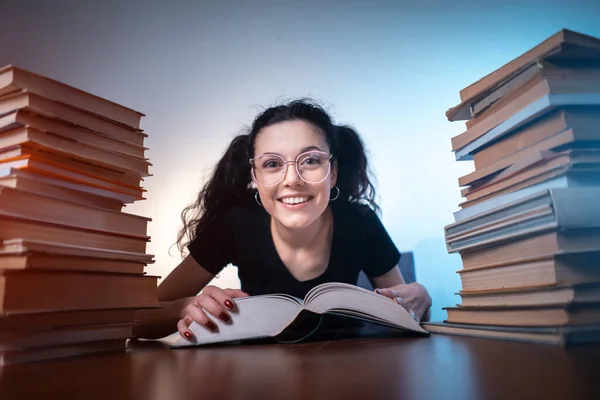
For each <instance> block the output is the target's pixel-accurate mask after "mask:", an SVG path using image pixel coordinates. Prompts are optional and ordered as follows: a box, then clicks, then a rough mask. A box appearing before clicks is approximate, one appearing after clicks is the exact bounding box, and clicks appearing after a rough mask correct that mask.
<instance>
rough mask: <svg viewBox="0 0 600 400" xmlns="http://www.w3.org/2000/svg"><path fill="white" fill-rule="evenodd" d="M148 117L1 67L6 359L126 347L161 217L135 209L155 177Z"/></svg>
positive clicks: (149, 299) (147, 287) (0, 352)
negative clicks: (153, 222) (152, 230)
mask: <svg viewBox="0 0 600 400" xmlns="http://www.w3.org/2000/svg"><path fill="white" fill-rule="evenodd" d="M142 116H143V114H141V113H139V112H137V111H134V110H131V109H128V108H126V107H123V106H121V105H119V104H116V103H113V102H110V101H108V100H105V99H102V98H100V97H97V96H94V95H92V94H90V93H87V92H84V91H81V90H78V89H75V88H73V87H70V86H68V85H66V84H63V83H61V82H57V81H55V80H52V79H49V78H47V77H43V76H40V75H37V74H35V73H32V72H29V71H26V70H23V69H19V68H16V67H13V66H7V67H4V68H0V365H8V364H16V363H23V362H28V361H36V360H46V359H54V358H59V357H66V356H72V355H81V354H89V353H96V352H102V351H112V350H123V349H125V346H126V339H127V338H128V337H131V328H132V324H133V323H134V316H133V315H134V314H133V313H134V310H136V309H139V308H149V307H157V306H158V302H157V290H156V287H157V277H154V276H147V275H145V274H144V268H145V266H146V265H147V264H149V263H151V262H152V259H153V257H152V256H151V255H149V254H146V244H147V242H148V240H149V237H148V235H147V224H148V222H149V220H150V219H149V218H145V217H141V216H136V215H132V214H129V213H126V212H123V211H122V210H123V207H124V205H126V204H128V203H132V202H134V201H136V200H141V199H143V193H144V190H143V189H142V187H141V185H142V181H143V177H145V176H148V175H149V174H148V168H149V165H150V164H149V162H148V160H147V159H145V150H146V148H145V147H144V139H145V137H146V134H145V133H143V131H142V130H141V129H140V120H141V118H142Z"/></svg>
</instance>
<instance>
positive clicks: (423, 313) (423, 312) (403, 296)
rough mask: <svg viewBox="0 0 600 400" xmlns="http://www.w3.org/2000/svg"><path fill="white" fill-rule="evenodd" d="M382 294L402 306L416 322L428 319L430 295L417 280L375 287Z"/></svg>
mask: <svg viewBox="0 0 600 400" xmlns="http://www.w3.org/2000/svg"><path fill="white" fill-rule="evenodd" d="M375 292H377V293H379V294H380V295H382V296H385V297H389V298H390V299H392V300H394V301H396V302H397V303H398V304H400V305H401V306H402V307H404V308H405V309H406V310H407V311H408V313H409V314H410V315H411V317H413V319H414V320H415V321H417V322H421V320H424V321H427V320H429V310H430V307H431V297H430V296H429V293H427V289H425V287H424V286H423V285H421V284H420V283H417V282H413V283H408V284H401V285H396V286H392V287H390V288H387V289H375Z"/></svg>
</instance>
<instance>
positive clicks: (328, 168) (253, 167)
mask: <svg viewBox="0 0 600 400" xmlns="http://www.w3.org/2000/svg"><path fill="white" fill-rule="evenodd" d="M315 153H317V154H320V155H323V156H326V157H327V160H326V161H327V173H326V174H325V176H324V177H323V179H321V180H319V181H308V180H306V179H305V178H304V177H303V176H302V174H301V173H300V167H299V165H298V161H299V160H300V159H301V158H302V157H304V156H306V155H307V154H315ZM262 157H277V158H279V159H280V160H281V161H282V164H285V168H284V169H283V171H282V173H281V178H280V179H279V180H278V181H277V182H276V183H272V184H267V185H266V184H264V183H260V181H259V180H258V178H257V177H256V169H255V166H254V165H255V162H256V160H258V159H260V158H262ZM332 158H333V154H331V153H327V152H324V151H318V150H310V151H305V152H304V153H300V154H298V156H297V157H296V159H295V160H291V161H286V160H285V159H284V158H283V157H282V156H280V155H278V154H268V155H265V154H263V155H260V156H258V157H254V158H251V159H250V160H248V162H249V163H250V167H251V173H252V179H253V180H254V182H256V183H257V184H258V185H261V186H275V185H279V184H280V183H281V182H283V180H284V179H285V176H286V174H287V169H288V166H289V165H290V164H294V165H295V167H296V174H297V175H298V177H300V179H302V180H303V181H304V182H306V183H311V184H315V183H321V182H323V181H324V180H325V179H327V177H328V176H329V174H330V173H331V159H332Z"/></svg>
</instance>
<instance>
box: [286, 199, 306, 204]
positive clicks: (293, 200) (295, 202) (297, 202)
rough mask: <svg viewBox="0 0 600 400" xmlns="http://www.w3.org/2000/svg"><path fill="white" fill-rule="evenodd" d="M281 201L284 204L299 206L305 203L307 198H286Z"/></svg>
mask: <svg viewBox="0 0 600 400" xmlns="http://www.w3.org/2000/svg"><path fill="white" fill-rule="evenodd" d="M281 201H282V202H283V203H285V204H299V203H305V202H307V201H308V197H286V198H284V199H281Z"/></svg>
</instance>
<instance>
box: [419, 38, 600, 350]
mask: <svg viewBox="0 0 600 400" xmlns="http://www.w3.org/2000/svg"><path fill="white" fill-rule="evenodd" d="M460 95H461V101H462V102H461V103H460V104H459V105H458V106H456V107H454V108H452V109H450V110H449V111H448V112H447V117H448V119H449V120H450V121H457V120H467V122H466V126H467V129H466V131H465V132H464V133H462V134H460V135H458V136H456V137H454V138H453V139H452V149H453V151H454V152H455V155H456V159H457V160H473V162H474V166H475V171H474V172H472V173H469V174H468V175H466V176H463V177H461V178H459V185H460V186H461V187H463V189H462V191H461V194H462V196H463V197H464V198H465V200H464V201H463V202H462V203H461V204H460V208H461V209H460V210H459V211H457V212H456V213H455V214H454V217H455V222H454V223H452V224H450V225H448V226H446V227H445V232H444V233H445V239H446V245H447V250H448V251H449V252H450V253H459V254H460V257H461V259H462V270H460V271H458V273H459V274H460V278H461V283H462V290H461V291H460V292H459V293H458V294H459V295H460V297H461V304H460V305H457V306H456V307H447V308H446V310H447V313H448V318H447V320H446V321H445V322H442V323H432V324H426V328H427V329H428V330H429V331H431V332H441V333H454V334H462V335H472V336H479V337H490V338H504V339H512V340H523V341H538V342H546V343H556V344H568V343H574V342H589V341H600V129H599V127H600V39H596V38H593V37H590V36H586V35H583V34H579V33H576V32H572V31H569V30H563V31H561V32H559V33H557V34H555V35H553V36H552V37H550V38H548V39H547V40H545V41H544V42H543V43H541V44H539V45H538V46H536V47H534V48H533V49H531V50H530V51H528V52H527V53H525V54H523V55H521V56H520V57H518V58H517V59H515V60H513V61H511V62H509V63H508V64H506V65H504V66H503V67H501V68H500V69H498V70H496V71H494V72H492V73H491V74H489V75H487V76H486V77H484V78H483V79H481V80H479V81H477V82H476V83H474V84H472V85H470V86H468V87H467V88H465V89H464V90H462V91H461V93H460Z"/></svg>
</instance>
